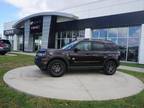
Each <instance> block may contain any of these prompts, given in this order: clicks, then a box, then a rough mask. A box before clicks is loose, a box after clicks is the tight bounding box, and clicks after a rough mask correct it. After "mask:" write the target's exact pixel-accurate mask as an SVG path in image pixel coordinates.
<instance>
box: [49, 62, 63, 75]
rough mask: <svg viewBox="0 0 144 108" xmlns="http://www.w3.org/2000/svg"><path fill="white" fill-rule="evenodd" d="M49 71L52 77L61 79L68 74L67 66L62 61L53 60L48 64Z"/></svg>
mask: <svg viewBox="0 0 144 108" xmlns="http://www.w3.org/2000/svg"><path fill="white" fill-rule="evenodd" d="M47 70H48V72H49V74H50V75H51V76H52V77H60V76H62V75H63V74H64V73H65V72H66V64H65V63H64V62H63V61H62V60H53V61H51V62H50V63H49V64H48V66H47Z"/></svg>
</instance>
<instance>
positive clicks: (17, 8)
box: [0, 0, 102, 33]
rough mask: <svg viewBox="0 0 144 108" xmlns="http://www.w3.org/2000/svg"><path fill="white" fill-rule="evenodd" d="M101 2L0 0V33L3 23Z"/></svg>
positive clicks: (78, 0) (89, 0) (91, 0)
mask: <svg viewBox="0 0 144 108" xmlns="http://www.w3.org/2000/svg"><path fill="white" fill-rule="evenodd" d="M95 1H102V0H0V33H1V32H2V31H3V24H4V23H5V22H9V21H14V20H18V19H20V18H22V17H24V16H27V15H30V14H33V13H37V12H42V11H43V12H44V11H63V10H65V9H67V8H73V7H75V6H79V5H83V4H86V3H88V2H95Z"/></svg>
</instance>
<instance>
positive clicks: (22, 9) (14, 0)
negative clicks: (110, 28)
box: [5, 0, 100, 17]
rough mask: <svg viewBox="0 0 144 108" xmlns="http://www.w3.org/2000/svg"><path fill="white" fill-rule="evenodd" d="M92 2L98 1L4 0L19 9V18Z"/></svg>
mask: <svg viewBox="0 0 144 108" xmlns="http://www.w3.org/2000/svg"><path fill="white" fill-rule="evenodd" d="M93 1H100V0H5V2H7V3H9V4H11V5H13V6H15V7H17V8H18V9H19V16H20V17H24V16H26V15H29V14H32V13H37V12H42V11H60V10H64V9H67V8H69V7H74V6H78V5H80V4H85V3H88V2H93Z"/></svg>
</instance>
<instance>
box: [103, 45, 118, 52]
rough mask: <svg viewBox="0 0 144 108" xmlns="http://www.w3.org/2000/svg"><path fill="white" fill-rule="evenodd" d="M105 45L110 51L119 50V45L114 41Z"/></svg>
mask: <svg viewBox="0 0 144 108" xmlns="http://www.w3.org/2000/svg"><path fill="white" fill-rule="evenodd" d="M105 47H106V50H108V51H115V50H118V46H117V45H116V44H113V43H107V44H105Z"/></svg>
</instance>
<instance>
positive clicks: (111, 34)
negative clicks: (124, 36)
mask: <svg viewBox="0 0 144 108" xmlns="http://www.w3.org/2000/svg"><path fill="white" fill-rule="evenodd" d="M117 34H118V29H117V28H111V29H108V37H117Z"/></svg>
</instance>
